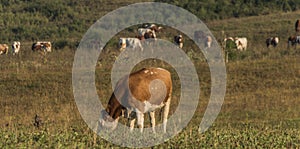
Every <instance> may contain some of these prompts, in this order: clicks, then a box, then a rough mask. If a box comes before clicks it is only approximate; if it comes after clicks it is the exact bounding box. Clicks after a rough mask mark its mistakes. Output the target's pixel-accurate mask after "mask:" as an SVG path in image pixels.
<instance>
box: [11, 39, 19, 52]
mask: <svg viewBox="0 0 300 149" xmlns="http://www.w3.org/2000/svg"><path fill="white" fill-rule="evenodd" d="M20 46H21V43H20V42H19V41H14V42H13V44H12V46H11V47H12V53H13V55H15V54H18V53H19V51H20Z"/></svg>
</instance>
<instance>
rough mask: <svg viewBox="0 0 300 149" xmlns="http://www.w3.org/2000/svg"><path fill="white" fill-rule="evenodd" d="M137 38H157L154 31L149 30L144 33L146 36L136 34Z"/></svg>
mask: <svg viewBox="0 0 300 149" xmlns="http://www.w3.org/2000/svg"><path fill="white" fill-rule="evenodd" d="M136 38H138V39H140V40H144V39H150V38H156V37H155V34H154V33H153V32H152V31H149V32H146V33H145V34H144V36H136Z"/></svg>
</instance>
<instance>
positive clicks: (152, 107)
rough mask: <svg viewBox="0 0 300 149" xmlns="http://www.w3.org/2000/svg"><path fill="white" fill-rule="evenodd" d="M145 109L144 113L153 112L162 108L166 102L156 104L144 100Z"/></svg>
mask: <svg viewBox="0 0 300 149" xmlns="http://www.w3.org/2000/svg"><path fill="white" fill-rule="evenodd" d="M144 105H145V107H144V111H143V113H146V112H152V111H154V110H156V109H158V108H161V107H163V106H164V103H161V104H160V105H155V104H151V103H150V102H148V101H144Z"/></svg>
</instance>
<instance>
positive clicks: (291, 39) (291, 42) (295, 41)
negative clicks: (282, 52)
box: [288, 36, 300, 48]
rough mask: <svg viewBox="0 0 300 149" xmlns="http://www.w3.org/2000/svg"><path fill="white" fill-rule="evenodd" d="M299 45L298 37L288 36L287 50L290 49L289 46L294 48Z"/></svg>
mask: <svg viewBox="0 0 300 149" xmlns="http://www.w3.org/2000/svg"><path fill="white" fill-rule="evenodd" d="M297 44H300V36H290V37H289V38H288V48H290V46H295V48H296V45H297Z"/></svg>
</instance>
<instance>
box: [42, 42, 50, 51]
mask: <svg viewBox="0 0 300 149" xmlns="http://www.w3.org/2000/svg"><path fill="white" fill-rule="evenodd" d="M43 45H44V47H45V49H46V52H51V42H46V43H44V44H43Z"/></svg>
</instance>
